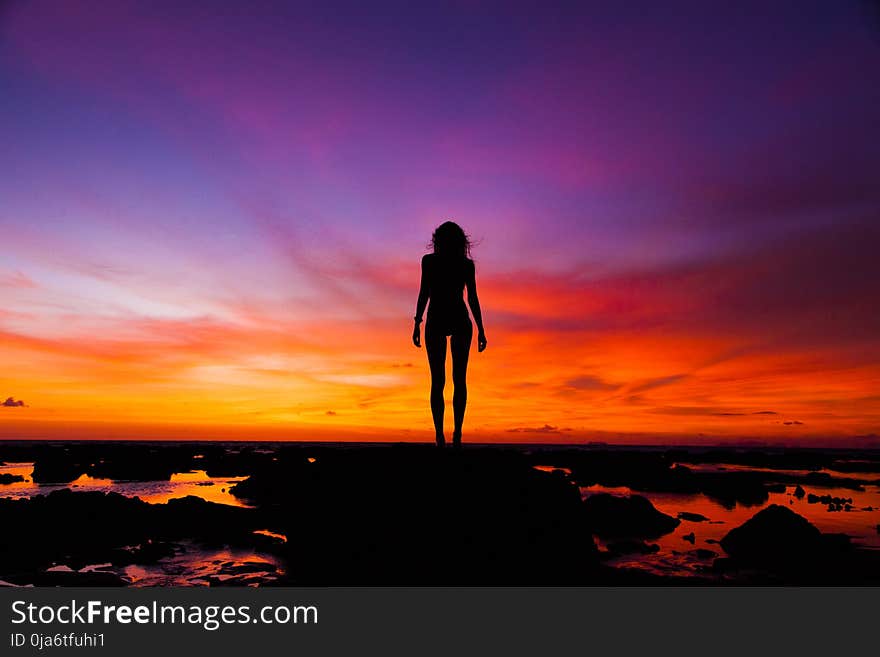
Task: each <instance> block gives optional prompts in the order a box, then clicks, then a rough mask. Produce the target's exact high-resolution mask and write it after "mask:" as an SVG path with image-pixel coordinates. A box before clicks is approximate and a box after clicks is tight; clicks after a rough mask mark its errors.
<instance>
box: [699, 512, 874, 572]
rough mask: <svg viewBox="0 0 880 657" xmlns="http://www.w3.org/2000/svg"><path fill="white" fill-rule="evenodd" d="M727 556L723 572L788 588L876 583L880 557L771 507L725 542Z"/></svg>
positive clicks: (719, 564)
mask: <svg viewBox="0 0 880 657" xmlns="http://www.w3.org/2000/svg"><path fill="white" fill-rule="evenodd" d="M721 547H722V548H724V551H725V552H726V553H727V554H728V555H729V556H728V557H727V558H723V559H718V560H716V567H717V569H719V570H723V571H727V572H732V571H736V570H743V569H746V570H750V571H751V572H752V575H751V577H752V578H753V579H756V580H757V581H762V577H761V574H765V575H767V576H769V577H770V578H771V581H774V580H775V581H777V582H779V583H787V584H829V583H838V584H876V583H877V582H880V554H877V553H876V551H872V550H866V549H859V548H857V547H855V546H853V545H852V544H851V542H850V540H849V537H847V536H846V535H843V534H823V533H822V532H820V531H819V530H818V529H817V528H816V527H815V526H814V525H813V524H811V523H810V522H809V521H808V520H807V519H806V518H804V517H802V516H800V515H798V514H797V513H795V512H793V511H791V510H790V509H788V508H786V507H784V506H781V505H778V504H771V505H770V506H768V507H767V508H765V509H762V510H761V511H759V512H758V513H756V514H755V515H754V516H752V518H750V519H749V520H747V521H746V522H745V523H743V524H742V525H740V526H739V527H736V528H735V529H732V530H730V532H728V533H727V535H726V536H724V538H722V539H721Z"/></svg>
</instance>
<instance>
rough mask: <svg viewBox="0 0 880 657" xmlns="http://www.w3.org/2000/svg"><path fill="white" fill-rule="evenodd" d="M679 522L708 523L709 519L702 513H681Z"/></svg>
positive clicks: (679, 513)
mask: <svg viewBox="0 0 880 657" xmlns="http://www.w3.org/2000/svg"><path fill="white" fill-rule="evenodd" d="M678 519H679V520H687V521H688V522H707V521H708V520H709V519H708V518H707V517H706V516H704V515H702V514H701V513H691V512H690V511H679V512H678Z"/></svg>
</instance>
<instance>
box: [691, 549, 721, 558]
mask: <svg viewBox="0 0 880 657" xmlns="http://www.w3.org/2000/svg"><path fill="white" fill-rule="evenodd" d="M691 554H693V555H694V556H695V557H696V558H697V559H702V560H708V559H714V558H715V557H716V556H718V553H717V552H715V550H708V549H706V548H697V549H696V550H691Z"/></svg>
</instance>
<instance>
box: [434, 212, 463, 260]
mask: <svg viewBox="0 0 880 657" xmlns="http://www.w3.org/2000/svg"><path fill="white" fill-rule="evenodd" d="M471 245H472V242H471V238H470V237H468V234H467V233H465V232H464V230H463V229H462V227H461V226H459V225H458V224H457V223H455V222H454V221H446V222H444V223H442V224H440V225H439V226H437V229H436V230H435V231H434V234H433V235H431V244H430V246H431V248H433V249H434V253H436V254H438V255H444V256H446V255H448V256H459V257H461V258H467V257H470V255H471Z"/></svg>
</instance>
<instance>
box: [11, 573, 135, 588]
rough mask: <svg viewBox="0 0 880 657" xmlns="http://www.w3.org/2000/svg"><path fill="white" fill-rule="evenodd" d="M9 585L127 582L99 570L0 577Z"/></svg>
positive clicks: (73, 584) (85, 584)
mask: <svg viewBox="0 0 880 657" xmlns="http://www.w3.org/2000/svg"><path fill="white" fill-rule="evenodd" d="M0 579H3V580H5V581H7V582H9V583H10V584H18V585H22V586H24V585H32V586H127V585H128V582H127V581H126V580H125V579H124V578H123V577H121V576H120V575H117V574H116V573H110V572H105V571H101V570H91V571H86V572H78V571H68V570H54V571H38V572H32V573H13V574H11V575H6V576H4V577H0Z"/></svg>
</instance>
